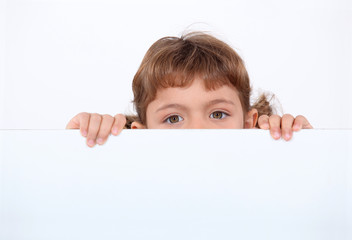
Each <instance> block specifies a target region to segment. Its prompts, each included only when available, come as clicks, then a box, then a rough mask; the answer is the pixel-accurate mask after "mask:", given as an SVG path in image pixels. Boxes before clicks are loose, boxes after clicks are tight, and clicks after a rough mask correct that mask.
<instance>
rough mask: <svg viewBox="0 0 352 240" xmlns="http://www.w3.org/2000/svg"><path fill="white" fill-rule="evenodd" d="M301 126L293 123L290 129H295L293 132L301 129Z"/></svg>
mask: <svg viewBox="0 0 352 240" xmlns="http://www.w3.org/2000/svg"><path fill="white" fill-rule="evenodd" d="M301 128H302V127H301V126H300V125H299V124H294V125H293V126H292V130H293V131H295V132H298V131H299V130H301Z"/></svg>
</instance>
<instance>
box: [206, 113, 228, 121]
mask: <svg viewBox="0 0 352 240" xmlns="http://www.w3.org/2000/svg"><path fill="white" fill-rule="evenodd" d="M214 113H221V114H222V116H221V118H215V117H211V116H212V115H213V114H214ZM228 116H229V114H227V113H225V112H223V111H215V112H212V113H211V114H210V116H209V117H210V118H212V119H218V120H219V119H224V118H226V117H228Z"/></svg>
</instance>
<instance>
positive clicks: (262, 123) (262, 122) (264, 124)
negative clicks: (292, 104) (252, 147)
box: [258, 115, 270, 130]
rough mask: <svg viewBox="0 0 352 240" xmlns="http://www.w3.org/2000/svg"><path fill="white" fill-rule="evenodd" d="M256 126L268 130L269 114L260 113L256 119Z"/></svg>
mask: <svg viewBox="0 0 352 240" xmlns="http://www.w3.org/2000/svg"><path fill="white" fill-rule="evenodd" d="M258 126H259V128H260V129H265V130H268V129H269V128H270V125H269V116H268V115H261V116H260V117H259V119H258Z"/></svg>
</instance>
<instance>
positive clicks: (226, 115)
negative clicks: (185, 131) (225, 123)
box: [163, 111, 229, 124]
mask: <svg viewBox="0 0 352 240" xmlns="http://www.w3.org/2000/svg"><path fill="white" fill-rule="evenodd" d="M214 113H221V114H222V116H221V118H215V117H211V116H212V115H213V114H214ZM228 116H229V114H228V113H225V112H223V111H214V112H212V113H211V114H210V116H209V117H210V118H212V119H218V120H220V119H224V118H226V117H228ZM172 117H178V121H177V122H171V120H170V119H171V118H172ZM183 120H184V119H183V117H181V116H180V115H177V114H175V115H171V116H169V117H167V118H166V119H165V120H164V121H163V122H164V123H168V124H176V123H179V122H181V121H183Z"/></svg>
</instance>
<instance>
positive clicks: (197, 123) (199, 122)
mask: <svg viewBox="0 0 352 240" xmlns="http://www.w3.org/2000/svg"><path fill="white" fill-rule="evenodd" d="M189 128H190V129H207V128H209V127H208V126H207V122H206V121H205V120H204V119H202V118H194V119H192V121H191V123H190V125H189Z"/></svg>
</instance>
